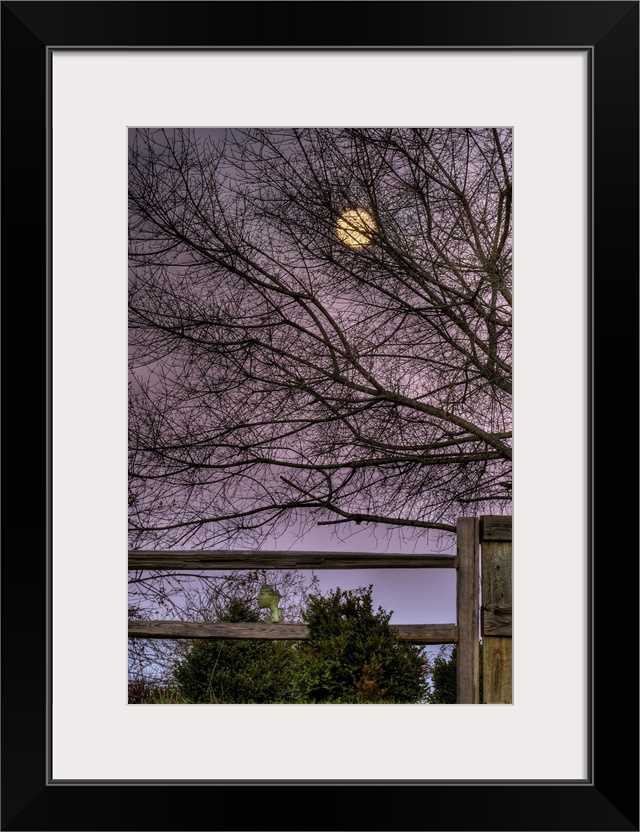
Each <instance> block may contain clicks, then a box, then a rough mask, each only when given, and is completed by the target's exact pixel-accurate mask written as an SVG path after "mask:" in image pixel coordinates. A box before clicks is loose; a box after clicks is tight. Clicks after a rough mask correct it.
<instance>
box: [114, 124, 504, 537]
mask: <svg viewBox="0 0 640 832" xmlns="http://www.w3.org/2000/svg"><path fill="white" fill-rule="evenodd" d="M129 195H130V196H129V198H130V214H129V216H130V228H129V235H130V293H129V303H130V306H129V308H130V318H129V321H130V323H129V332H130V363H131V382H130V425H129V448H130V497H129V503H130V515H131V526H130V528H131V546H132V547H133V546H143V547H145V548H151V547H156V546H162V547H164V548H170V547H176V546H185V545H190V546H194V545H198V546H211V545H220V544H228V543H229V542H231V541H233V542H234V543H235V544H240V545H247V544H255V543H256V542H259V541H260V540H261V539H263V537H264V535H266V534H274V533H277V532H279V531H282V530H283V529H285V528H287V527H292V526H295V527H296V528H299V527H301V526H300V524H302V525H303V526H304V524H315V523H322V524H335V525H339V524H351V523H355V524H362V523H377V524H383V526H386V527H398V526H399V527H402V528H404V529H407V530H409V532H415V533H424V531H425V530H429V529H437V530H443V531H446V532H448V531H453V530H454V528H455V521H456V518H457V517H458V516H460V515H461V514H465V515H468V514H474V513H485V514H486V513H491V512H497V513H508V512H509V511H510V488H511V199H512V195H511V132H510V130H508V129H484V128H483V129H426V128H422V129H396V128H380V129H302V130H295V129H270V130H228V131H218V132H217V133H212V134H211V135H209V136H206V135H204V136H203V135H201V134H200V133H199V131H189V130H172V131H165V130H136V131H132V134H131V137H130V167H129Z"/></svg>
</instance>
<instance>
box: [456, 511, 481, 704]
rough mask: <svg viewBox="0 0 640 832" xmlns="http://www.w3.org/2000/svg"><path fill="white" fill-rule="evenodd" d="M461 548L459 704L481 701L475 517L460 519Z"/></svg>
mask: <svg viewBox="0 0 640 832" xmlns="http://www.w3.org/2000/svg"><path fill="white" fill-rule="evenodd" d="M456 534H457V546H458V575H457V592H456V600H457V610H458V611H457V616H458V651H457V673H458V703H459V704H467V705H477V704H478V703H479V701H480V689H479V688H480V644H479V638H480V634H479V629H478V628H479V620H478V619H479V605H480V563H479V560H480V555H479V549H480V537H479V523H478V520H477V518H475V517H461V518H459V519H458V522H457V524H456Z"/></svg>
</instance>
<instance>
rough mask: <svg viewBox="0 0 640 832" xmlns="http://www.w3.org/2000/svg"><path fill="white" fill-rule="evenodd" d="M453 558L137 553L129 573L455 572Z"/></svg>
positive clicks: (132, 553)
mask: <svg viewBox="0 0 640 832" xmlns="http://www.w3.org/2000/svg"><path fill="white" fill-rule="evenodd" d="M457 565H458V561H457V558H456V557H454V556H453V555H430V554H423V555H406V554H389V553H386V552H385V553H379V554H378V553H362V554H361V553H357V554H353V553H351V552H262V551H246V550H237V551H234V550H214V551H206V552H202V551H197V552H191V551H171V552H159V551H155V550H141V549H140V550H138V549H134V550H132V551H130V552H129V569H130V570H148V569H160V570H170V571H174V570H175V571H187V570H203V569H225V570H239V569H454V568H455V567H456V566H457Z"/></svg>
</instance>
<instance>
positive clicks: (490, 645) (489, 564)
mask: <svg viewBox="0 0 640 832" xmlns="http://www.w3.org/2000/svg"><path fill="white" fill-rule="evenodd" d="M512 545H513V544H512V528H511V517H502V516H493V515H487V516H484V517H481V518H480V547H481V558H482V564H481V566H482V701H483V702H484V703H486V704H489V705H491V704H496V705H498V704H511V703H512V702H513V652H512V651H513V648H512V637H511V636H512V613H513V601H512V597H513V596H512Z"/></svg>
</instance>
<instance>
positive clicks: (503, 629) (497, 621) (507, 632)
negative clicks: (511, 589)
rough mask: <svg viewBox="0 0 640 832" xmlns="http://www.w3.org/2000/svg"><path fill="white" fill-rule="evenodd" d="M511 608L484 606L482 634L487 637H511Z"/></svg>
mask: <svg viewBox="0 0 640 832" xmlns="http://www.w3.org/2000/svg"><path fill="white" fill-rule="evenodd" d="M512 612H513V611H512V609H511V607H492V606H491V604H483V606H482V633H483V635H485V636H511V634H512V626H511V622H512Z"/></svg>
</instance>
